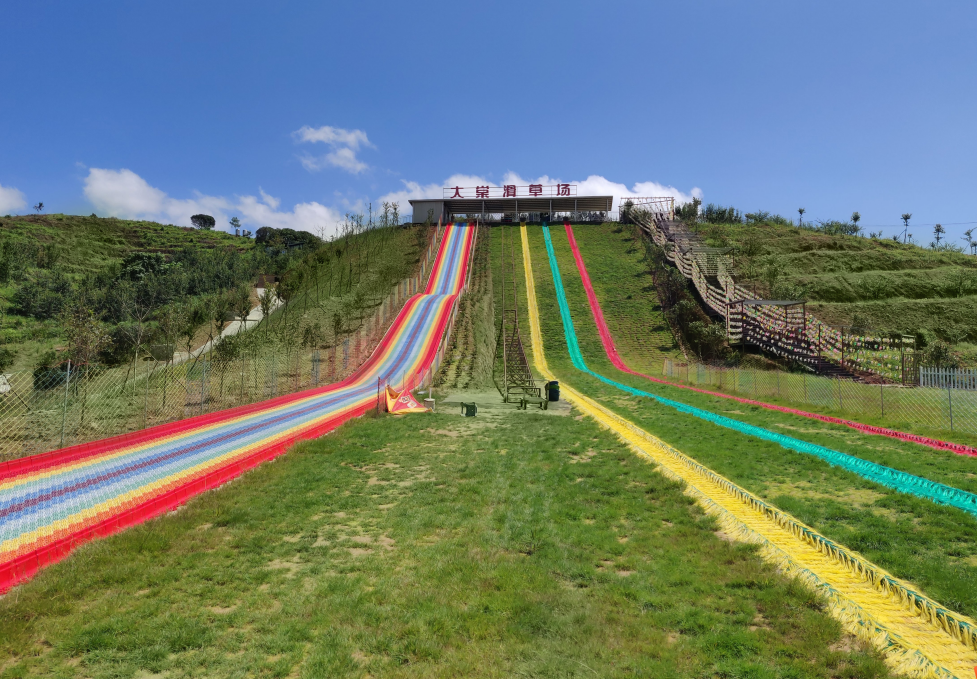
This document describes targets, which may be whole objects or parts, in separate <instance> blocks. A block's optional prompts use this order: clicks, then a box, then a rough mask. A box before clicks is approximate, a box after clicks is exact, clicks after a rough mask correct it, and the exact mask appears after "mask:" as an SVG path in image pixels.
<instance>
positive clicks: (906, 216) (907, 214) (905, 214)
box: [900, 212, 913, 243]
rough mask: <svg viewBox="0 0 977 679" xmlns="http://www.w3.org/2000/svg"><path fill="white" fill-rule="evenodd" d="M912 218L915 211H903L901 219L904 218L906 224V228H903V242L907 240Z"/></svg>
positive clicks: (903, 221)
mask: <svg viewBox="0 0 977 679" xmlns="http://www.w3.org/2000/svg"><path fill="white" fill-rule="evenodd" d="M912 218H913V213H912V212H903V213H902V217H901V218H900V219H902V223H903V224H905V225H906V228H905V229H903V230H902V242H903V243H905V242H906V232H908V231H909V220H910V219H912Z"/></svg>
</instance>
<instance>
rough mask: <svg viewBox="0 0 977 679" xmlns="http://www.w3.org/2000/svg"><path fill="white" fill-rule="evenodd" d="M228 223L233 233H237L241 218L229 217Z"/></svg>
mask: <svg viewBox="0 0 977 679" xmlns="http://www.w3.org/2000/svg"><path fill="white" fill-rule="evenodd" d="M228 223H229V224H230V225H231V228H232V229H234V233H238V230H239V229H240V228H241V220H240V219H238V218H237V217H231V221H230V222H228Z"/></svg>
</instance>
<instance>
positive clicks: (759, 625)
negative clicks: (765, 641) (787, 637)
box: [747, 613, 770, 632]
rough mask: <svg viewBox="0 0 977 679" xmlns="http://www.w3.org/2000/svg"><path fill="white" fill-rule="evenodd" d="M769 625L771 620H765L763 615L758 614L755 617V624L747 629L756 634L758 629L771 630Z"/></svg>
mask: <svg viewBox="0 0 977 679" xmlns="http://www.w3.org/2000/svg"><path fill="white" fill-rule="evenodd" d="M768 623H769V620H767V619H766V618H764V617H763V614H762V613H757V614H756V615H755V616H753V624H752V625H750V626H749V627H748V628H747V629H749V630H750V631H751V632H756V631H757V630H758V629H770V625H769V624H768Z"/></svg>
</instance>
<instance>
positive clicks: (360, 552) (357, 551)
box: [347, 547, 373, 556]
mask: <svg viewBox="0 0 977 679" xmlns="http://www.w3.org/2000/svg"><path fill="white" fill-rule="evenodd" d="M347 549H349V553H350V554H351V555H353V556H366V555H367V554H373V550H372V549H364V548H362V547H348V548H347Z"/></svg>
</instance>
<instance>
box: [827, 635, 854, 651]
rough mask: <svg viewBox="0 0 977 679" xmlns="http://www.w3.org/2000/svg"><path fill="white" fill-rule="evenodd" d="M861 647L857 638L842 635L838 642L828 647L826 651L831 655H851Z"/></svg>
mask: <svg viewBox="0 0 977 679" xmlns="http://www.w3.org/2000/svg"><path fill="white" fill-rule="evenodd" d="M861 647H862V644H861V642H859V641H858V639H857V638H855V637H853V636H852V635H850V634H842V635H841V638H840V639H838V641H836V642H834V643H833V644H831V645H830V646H828V650H829V651H831V652H832V653H851V652H852V651H855V650H858V649H860V648H861Z"/></svg>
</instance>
